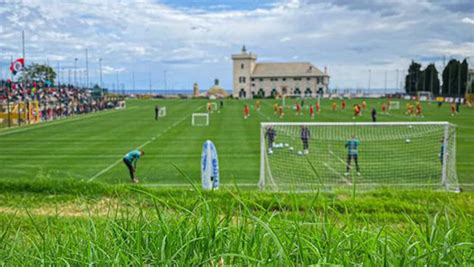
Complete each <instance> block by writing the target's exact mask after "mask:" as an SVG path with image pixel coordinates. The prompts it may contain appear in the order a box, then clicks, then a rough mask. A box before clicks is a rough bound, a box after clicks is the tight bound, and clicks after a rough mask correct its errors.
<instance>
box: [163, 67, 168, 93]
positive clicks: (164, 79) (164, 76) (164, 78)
mask: <svg viewBox="0 0 474 267" xmlns="http://www.w3.org/2000/svg"><path fill="white" fill-rule="evenodd" d="M166 72H167V71H166V70H165V71H163V81H164V82H165V90H166V89H167V87H168V86H167V85H166Z"/></svg>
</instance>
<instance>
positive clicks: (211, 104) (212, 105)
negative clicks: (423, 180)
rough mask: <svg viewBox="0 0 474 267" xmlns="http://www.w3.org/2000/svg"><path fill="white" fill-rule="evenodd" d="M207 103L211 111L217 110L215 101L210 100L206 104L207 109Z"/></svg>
mask: <svg viewBox="0 0 474 267" xmlns="http://www.w3.org/2000/svg"><path fill="white" fill-rule="evenodd" d="M209 104H210V106H211V112H214V111H217V109H218V106H217V103H215V102H211V103H208V104H206V110H208V109H209V107H208V105H209Z"/></svg>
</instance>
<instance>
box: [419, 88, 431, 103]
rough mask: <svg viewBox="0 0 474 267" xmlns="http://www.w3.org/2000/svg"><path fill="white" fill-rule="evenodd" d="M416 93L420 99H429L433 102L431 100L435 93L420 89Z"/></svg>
mask: <svg viewBox="0 0 474 267" xmlns="http://www.w3.org/2000/svg"><path fill="white" fill-rule="evenodd" d="M416 95H417V96H418V100H420V101H429V102H430V103H431V100H432V99H433V94H432V93H431V92H429V91H419V92H417V93H416Z"/></svg>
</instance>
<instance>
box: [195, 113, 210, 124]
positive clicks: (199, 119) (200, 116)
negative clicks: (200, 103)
mask: <svg viewBox="0 0 474 267" xmlns="http://www.w3.org/2000/svg"><path fill="white" fill-rule="evenodd" d="M191 125H192V126H209V114H208V113H193V115H192V118H191Z"/></svg>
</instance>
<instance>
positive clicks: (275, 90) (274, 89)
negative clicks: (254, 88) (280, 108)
mask: <svg viewBox="0 0 474 267" xmlns="http://www.w3.org/2000/svg"><path fill="white" fill-rule="evenodd" d="M271 94H272V97H276V96H277V94H278V92H277V89H276V88H273V89H272V93H271Z"/></svg>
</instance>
